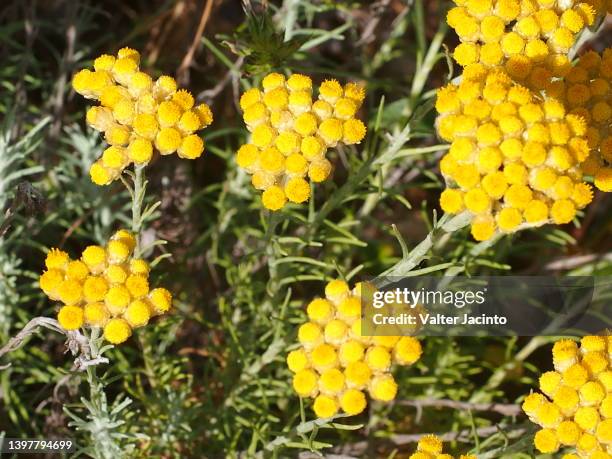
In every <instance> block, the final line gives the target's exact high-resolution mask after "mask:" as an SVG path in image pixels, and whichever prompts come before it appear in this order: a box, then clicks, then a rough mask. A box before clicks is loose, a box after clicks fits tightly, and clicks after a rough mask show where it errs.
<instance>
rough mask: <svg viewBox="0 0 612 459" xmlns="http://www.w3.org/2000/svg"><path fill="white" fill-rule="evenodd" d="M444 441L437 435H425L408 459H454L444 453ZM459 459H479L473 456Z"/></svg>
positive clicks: (466, 455) (469, 455) (467, 455)
mask: <svg viewBox="0 0 612 459" xmlns="http://www.w3.org/2000/svg"><path fill="white" fill-rule="evenodd" d="M443 448H444V446H443V444H442V440H441V439H440V438H438V437H437V436H436V435H424V436H423V437H421V439H420V440H419V442H418V443H417V450H416V452H415V453H413V454H411V455H410V456H409V457H408V459H454V458H453V456H451V455H450V454H445V453H443V452H442V451H443ZM459 459H477V458H476V456H475V455H473V454H462V455H461V456H459Z"/></svg>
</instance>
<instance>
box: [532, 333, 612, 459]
mask: <svg viewBox="0 0 612 459" xmlns="http://www.w3.org/2000/svg"><path fill="white" fill-rule="evenodd" d="M609 345H610V340H609V337H608V336H585V337H584V338H583V339H582V340H581V342H580V346H578V344H577V343H576V342H575V341H572V340H567V339H564V340H559V341H557V342H556V343H555V344H554V346H553V350H552V354H553V365H554V368H555V371H549V372H546V373H544V374H543V375H542V376H541V377H540V389H541V391H542V392H543V393H544V395H542V394H540V393H532V394H530V395H528V396H527V397H526V398H525V400H524V402H523V410H524V411H525V413H526V414H527V416H528V417H529V419H530V420H531V421H532V422H534V423H536V424H538V425H539V426H541V427H542V430H540V431H538V432H537V433H536V435H535V439H534V444H535V447H536V449H538V450H539V451H540V452H542V453H556V452H557V451H558V450H559V449H560V448H561V447H562V446H570V447H572V448H575V453H576V457H579V458H583V457H584V458H587V457H591V458H592V457H593V456H592V455H591V454H592V452H593V451H595V450H598V451H605V450H606V448H607V447H609V445H610V441H611V440H612V424H611V423H610V421H609V415H610V414H612V412H611V408H612V403H611V401H612V398H611V397H610V396H609V395H608V394H609V390H610V383H611V382H612V377H610V376H608V375H610V374H612V373H611V372H610V361H609V358H608V355H609V352H610V349H609ZM570 456H571V455H570Z"/></svg>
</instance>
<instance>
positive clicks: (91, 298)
mask: <svg viewBox="0 0 612 459" xmlns="http://www.w3.org/2000/svg"><path fill="white" fill-rule="evenodd" d="M135 245H136V239H135V238H134V235H133V234H132V233H130V232H129V231H126V230H119V231H117V232H116V233H115V234H114V235H113V236H112V237H111V238H110V240H109V241H108V243H107V244H106V247H101V246H97V245H92V246H89V247H87V248H86V249H85V250H84V251H83V253H82V255H81V258H80V259H79V260H72V259H70V257H69V256H68V254H67V253H66V252H64V251H62V250H59V249H51V250H50V251H49V253H48V254H47V258H46V260H45V265H46V268H47V270H46V271H45V272H43V274H42V275H41V276H40V279H39V283H40V288H41V289H42V290H43V292H45V294H46V295H47V296H48V297H49V298H50V299H51V300H53V301H60V302H61V303H63V306H62V307H61V308H60V310H59V312H58V315H57V319H58V321H59V323H60V325H61V326H62V327H63V328H64V329H66V330H76V329H78V328H81V327H83V326H87V327H101V328H103V329H104V337H105V338H106V340H107V341H109V342H111V343H113V344H119V343H122V342H124V341H125V340H127V339H128V338H129V337H130V335H131V334H132V329H134V328H138V327H142V326H144V325H146V324H147V323H148V322H149V320H150V319H151V318H152V317H154V316H157V315H161V314H165V313H166V312H168V311H169V310H170V308H171V307H172V295H171V294H170V292H169V291H168V290H166V289H165V288H155V289H151V288H150V286H149V265H148V263H147V262H146V261H145V260H143V259H140V258H134V257H133V250H134V247H135Z"/></svg>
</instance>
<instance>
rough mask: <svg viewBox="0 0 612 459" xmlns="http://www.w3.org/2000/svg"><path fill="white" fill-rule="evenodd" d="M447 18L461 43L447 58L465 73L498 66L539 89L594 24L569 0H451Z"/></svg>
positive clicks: (587, 11) (590, 11)
mask: <svg viewBox="0 0 612 459" xmlns="http://www.w3.org/2000/svg"><path fill="white" fill-rule="evenodd" d="M454 1H455V4H456V5H457V7H455V8H453V9H451V10H450V11H449V13H448V16H447V22H448V24H449V25H450V26H451V27H452V28H453V29H455V31H456V33H457V35H459V39H460V41H461V43H460V44H459V45H458V46H457V47H456V48H455V50H454V52H453V56H454V58H455V60H456V61H457V63H459V64H460V65H461V66H463V67H465V70H466V71H467V72H470V71H472V69H473V67H479V66H484V67H487V68H503V69H505V71H506V72H507V73H508V74H509V75H510V76H512V78H514V79H515V80H516V81H519V82H521V83H522V84H524V85H525V86H528V87H530V88H533V89H545V88H546V87H547V86H548V85H549V83H550V82H551V80H552V78H553V77H562V76H564V75H565V74H566V73H567V72H568V70H569V69H570V67H571V66H570V61H569V58H568V56H567V54H568V51H569V50H570V48H571V47H572V46H573V45H574V43H575V42H576V37H577V35H578V34H579V33H580V32H581V31H582V30H583V29H584V28H585V27H586V26H589V25H591V24H592V23H593V22H594V20H595V15H596V11H595V9H594V8H593V7H592V6H591V5H589V4H588V3H586V2H579V1H575V0H454Z"/></svg>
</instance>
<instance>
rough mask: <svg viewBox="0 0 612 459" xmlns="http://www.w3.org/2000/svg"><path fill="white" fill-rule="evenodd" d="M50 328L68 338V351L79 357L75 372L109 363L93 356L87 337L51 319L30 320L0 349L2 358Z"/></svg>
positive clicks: (4, 366) (5, 367)
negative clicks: (40, 331) (28, 339)
mask: <svg viewBox="0 0 612 459" xmlns="http://www.w3.org/2000/svg"><path fill="white" fill-rule="evenodd" d="M41 327H42V328H48V329H49V330H53V331H55V332H57V333H61V334H62V335H65V336H66V350H67V351H70V353H71V354H72V355H78V357H77V358H76V359H75V360H74V365H73V367H72V369H73V371H84V370H86V369H87V367H90V366H92V365H99V364H101V363H108V359H107V358H106V357H101V356H96V357H94V356H92V352H91V346H90V344H89V340H88V339H87V337H86V336H83V335H82V334H81V333H80V332H78V331H66V330H64V329H63V328H62V327H61V326H60V324H59V322H58V321H57V320H55V319H51V318H50V317H35V318H34V319H32V320H30V321H29V322H28V323H27V324H26V326H25V327H23V329H22V330H21V331H20V332H19V333H17V334H16V335H15V336H14V337H12V338H11V339H10V340H9V341H8V343H6V344H5V345H4V346H2V347H1V348H0V358H1V357H2V356H3V355H5V354H8V353H9V352H13V351H16V350H17V349H19V348H20V347H21V346H22V345H23V343H24V341H25V340H26V339H27V338H28V337H30V336H31V335H33V334H34V333H36V332H37V331H38V329H39V328H41ZM10 366H11V364H10V363H8V364H6V365H0V370H5V369H7V368H9V367H10Z"/></svg>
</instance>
